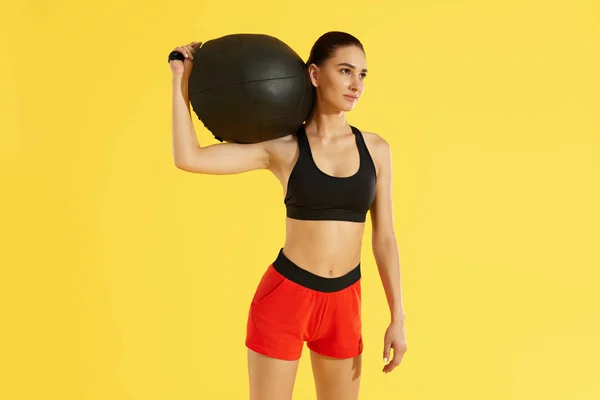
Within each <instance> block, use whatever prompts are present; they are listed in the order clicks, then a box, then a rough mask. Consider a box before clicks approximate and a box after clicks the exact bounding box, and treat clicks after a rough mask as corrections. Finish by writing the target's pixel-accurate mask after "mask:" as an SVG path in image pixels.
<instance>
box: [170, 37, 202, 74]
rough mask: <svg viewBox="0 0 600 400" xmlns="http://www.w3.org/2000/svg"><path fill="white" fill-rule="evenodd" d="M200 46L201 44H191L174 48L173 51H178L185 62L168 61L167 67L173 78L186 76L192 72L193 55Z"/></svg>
mask: <svg viewBox="0 0 600 400" xmlns="http://www.w3.org/2000/svg"><path fill="white" fill-rule="evenodd" d="M201 45H202V42H191V43H190V44H186V45H184V46H179V47H176V48H175V49H174V50H173V51H178V52H180V53H181V54H183V56H184V57H185V60H183V61H180V60H171V61H169V66H170V67H171V72H172V73H173V76H175V75H186V74H187V75H188V76H189V72H190V71H191V70H192V67H193V61H194V55H195V54H196V50H198V48H199V47H200V46H201Z"/></svg>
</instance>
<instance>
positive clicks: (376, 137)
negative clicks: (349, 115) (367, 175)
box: [360, 129, 390, 153]
mask: <svg viewBox="0 0 600 400" xmlns="http://www.w3.org/2000/svg"><path fill="white" fill-rule="evenodd" d="M360 132H361V133H362V136H363V138H364V140H365V144H366V145H367V148H368V150H369V152H371V150H373V152H376V153H379V152H382V151H383V152H387V151H389V148H390V145H389V143H388V142H387V140H385V138H384V137H383V136H382V135H381V134H379V133H375V132H370V131H364V130H362V129H361V130H360Z"/></svg>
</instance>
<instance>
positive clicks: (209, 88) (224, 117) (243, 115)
mask: <svg viewBox="0 0 600 400" xmlns="http://www.w3.org/2000/svg"><path fill="white" fill-rule="evenodd" d="M188 90H189V99H190V103H191V105H192V107H193V110H194V112H195V113H196V115H197V116H198V118H199V119H200V120H201V121H202V123H203V124H204V126H205V127H206V128H207V129H208V130H209V131H211V133H212V134H213V135H214V136H215V137H216V138H217V139H218V140H220V141H227V142H236V143H258V142H263V141H267V140H271V139H276V138H279V137H282V136H286V135H289V134H291V133H294V132H295V131H296V130H297V129H298V128H299V127H300V125H302V124H303V123H304V121H306V119H308V117H309V115H310V112H311V111H312V107H313V103H314V99H315V90H314V88H313V86H312V84H311V82H310V79H309V77H308V70H307V67H306V64H305V62H304V61H302V59H301V58H300V56H298V54H296V52H295V51H294V50H292V49H291V48H290V47H289V46H288V45H287V44H285V43H283V42H282V41H281V40H279V39H277V38H275V37H272V36H268V35H262V34H234V35H227V36H223V37H221V38H218V39H214V40H210V41H207V42H206V43H204V44H203V45H202V46H201V47H200V48H199V49H198V50H196V54H195V55H194V64H193V68H192V71H191V73H190V79H189V87H188Z"/></svg>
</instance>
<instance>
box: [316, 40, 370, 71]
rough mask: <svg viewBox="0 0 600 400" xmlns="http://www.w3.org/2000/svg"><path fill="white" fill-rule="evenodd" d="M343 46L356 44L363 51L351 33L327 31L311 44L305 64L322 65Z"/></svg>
mask: <svg viewBox="0 0 600 400" xmlns="http://www.w3.org/2000/svg"><path fill="white" fill-rule="evenodd" d="M345 46H356V47H358V48H360V49H361V50H362V52H363V53H365V49H364V48H363V45H362V43H361V42H360V40H358V39H357V38H356V37H354V36H352V35H351V34H349V33H346V32H339V31H332V32H327V33H325V34H323V35H322V36H321V37H320V38H318V39H317V41H316V42H315V44H314V45H313V47H312V49H311V50H310V56H309V57H308V61H306V66H309V65H310V64H315V65H317V66H320V65H322V64H323V62H325V61H326V60H327V59H328V58H330V57H333V55H334V54H335V51H336V50H337V49H338V48H340V47H345Z"/></svg>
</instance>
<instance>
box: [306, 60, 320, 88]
mask: <svg viewBox="0 0 600 400" xmlns="http://www.w3.org/2000/svg"><path fill="white" fill-rule="evenodd" d="M308 76H309V77H310V82H311V83H312V85H313V86H314V87H319V67H317V66H316V65H315V64H310V65H309V66H308Z"/></svg>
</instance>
